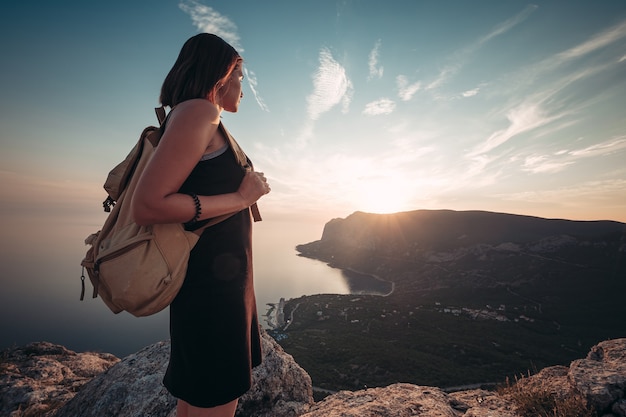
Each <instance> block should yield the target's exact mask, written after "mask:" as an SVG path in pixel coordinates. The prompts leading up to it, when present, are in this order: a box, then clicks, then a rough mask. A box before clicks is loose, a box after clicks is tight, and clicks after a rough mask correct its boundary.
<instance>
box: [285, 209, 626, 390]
mask: <svg viewBox="0 0 626 417" xmlns="http://www.w3.org/2000/svg"><path fill="white" fill-rule="evenodd" d="M297 250H298V251H299V252H300V254H301V255H302V256H306V257H310V258H314V259H319V260H322V261H324V262H327V263H328V264H329V265H331V266H333V267H336V268H341V269H344V270H350V271H357V272H360V273H363V274H369V275H373V276H376V277H377V278H379V279H381V280H385V281H389V282H392V283H393V288H394V289H393V292H392V293H391V294H389V295H388V296H385V297H380V296H370V295H365V294H364V295H359V296H355V295H347V296H338V295H317V296H309V297H301V298H298V299H293V300H288V301H287V302H286V303H285V306H284V309H283V313H284V316H285V317H293V319H292V320H291V321H290V322H289V323H288V324H287V327H286V329H285V328H284V327H283V328H278V329H276V330H275V331H274V334H275V336H276V337H277V339H278V340H279V341H280V344H281V345H282V346H283V348H284V349H285V350H286V351H287V352H288V353H290V354H292V355H293V356H294V358H295V359H296V360H297V361H298V363H299V364H300V365H302V366H303V367H304V369H306V370H307V372H309V374H310V375H311V377H312V378H313V383H314V385H316V386H318V387H322V388H325V389H330V390H336V389H357V388H362V387H363V386H384V385H387V384H389V383H392V382H397V381H403V382H411V383H416V384H420V385H431V386H439V387H449V386H456V385H465V384H480V383H485V382H498V381H501V378H503V375H510V376H514V375H519V374H526V373H527V372H528V371H529V370H530V371H533V370H536V369H541V368H543V367H545V366H550V365H563V364H567V363H569V362H570V361H571V360H573V359H575V358H576V357H579V356H581V355H584V353H585V352H586V351H588V350H589V349H590V348H591V346H593V345H595V344H597V343H598V342H599V341H602V340H605V339H610V338H615V337H623V336H624V335H625V333H626V325H625V324H624V322H623V317H626V303H624V302H623V294H624V293H625V291H626V225H625V224H624V223H620V222H615V221H573V220H563V219H544V218H538V217H530V216H520V215H512V214H504V213H492V212H485V211H451V210H416V211H410V212H403V213H396V214H385V215H382V214H368V213H363V212H356V213H354V214H352V215H350V216H348V217H347V218H345V219H333V220H331V221H330V222H328V223H327V224H326V226H325V227H324V231H323V234H322V238H321V239H320V240H318V241H315V242H311V243H307V244H302V245H298V246H297Z"/></svg>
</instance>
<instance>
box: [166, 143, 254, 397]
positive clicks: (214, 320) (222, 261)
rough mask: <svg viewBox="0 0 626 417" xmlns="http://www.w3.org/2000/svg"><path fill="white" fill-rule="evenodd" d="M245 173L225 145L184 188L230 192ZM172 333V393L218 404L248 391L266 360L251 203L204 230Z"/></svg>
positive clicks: (173, 311) (173, 315) (177, 302)
mask: <svg viewBox="0 0 626 417" xmlns="http://www.w3.org/2000/svg"><path fill="white" fill-rule="evenodd" d="M219 152H220V151H218V152H216V153H219ZM244 174H245V172H244V170H243V168H242V167H241V166H240V165H239V164H238V163H237V160H236V158H235V156H234V154H233V152H232V151H231V150H230V148H228V147H227V148H226V149H223V152H222V153H221V154H218V155H217V156H216V155H214V154H212V155H210V157H209V158H206V159H205V158H203V160H201V161H200V162H199V163H198V164H197V165H196V167H195V168H194V170H193V171H192V172H191V174H190V175H189V178H188V179H187V181H186V182H185V183H184V184H183V186H182V187H181V189H180V192H182V193H192V192H193V193H196V194H198V195H217V194H224V193H231V192H234V191H236V190H237V189H238V188H239V185H240V183H241V181H242V179H243V176H244ZM201 225H202V222H200V223H198V227H200V226H201ZM170 336H171V343H172V348H171V356H170V362H169V365H168V368H167V371H166V373H165V377H164V379H163V383H164V385H165V387H166V388H167V389H168V391H169V392H170V393H171V394H172V395H173V396H174V397H176V398H179V399H182V400H184V401H186V402H188V403H189V404H191V405H193V406H196V407H215V406H217V405H221V404H226V403H228V402H230V401H232V400H234V399H236V398H238V397H240V396H241V395H243V394H244V393H245V392H246V391H248V390H249V389H250V386H251V375H252V372H251V371H252V368H253V367H255V366H257V365H259V364H260V363H261V343H260V336H259V323H258V318H257V309H256V301H255V295H254V284H253V278H252V222H251V218H250V210H249V209H246V210H243V211H240V212H239V213H237V214H235V215H233V216H232V217H230V218H228V219H226V220H224V221H222V222H221V223H218V224H216V225H214V226H211V227H208V228H207V229H205V230H204V231H203V232H202V235H201V237H200V239H199V240H198V243H197V244H196V246H195V247H194V248H193V250H192V251H191V255H190V259H189V266H188V269H187V275H186V278H185V281H184V283H183V286H182V288H181V290H180V292H179V293H178V295H177V296H176V298H175V299H174V301H173V302H172V304H171V305H170Z"/></svg>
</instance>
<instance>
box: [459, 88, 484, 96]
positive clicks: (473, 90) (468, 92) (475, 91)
mask: <svg viewBox="0 0 626 417" xmlns="http://www.w3.org/2000/svg"><path fill="white" fill-rule="evenodd" d="M479 91H480V88H478V87H476V88H474V89H472V90H467V91H464V92H463V93H461V95H462V96H463V97H474V96H475V95H476V94H478V92H479Z"/></svg>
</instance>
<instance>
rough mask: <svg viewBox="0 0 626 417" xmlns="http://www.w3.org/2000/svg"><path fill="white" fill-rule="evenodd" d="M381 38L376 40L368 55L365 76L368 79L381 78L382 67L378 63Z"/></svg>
mask: <svg viewBox="0 0 626 417" xmlns="http://www.w3.org/2000/svg"><path fill="white" fill-rule="evenodd" d="M380 46H381V40H380V39H379V40H377V41H376V43H375V44H374V48H373V49H372V50H371V51H370V55H369V61H368V64H369V75H368V77H367V79H368V80H371V79H374V78H382V76H383V72H384V67H383V66H382V65H379V63H378V55H379V53H380Z"/></svg>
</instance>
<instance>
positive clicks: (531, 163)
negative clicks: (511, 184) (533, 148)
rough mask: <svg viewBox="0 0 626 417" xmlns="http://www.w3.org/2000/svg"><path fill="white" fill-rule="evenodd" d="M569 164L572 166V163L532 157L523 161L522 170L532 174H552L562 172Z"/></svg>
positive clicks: (539, 156)
mask: <svg viewBox="0 0 626 417" xmlns="http://www.w3.org/2000/svg"><path fill="white" fill-rule="evenodd" d="M571 164H573V162H572V161H551V160H548V157H547V156H545V155H532V156H528V157H527V158H526V159H525V160H524V164H523V167H522V170H524V171H526V172H531V173H533V174H539V173H542V174H547V173H551V174H553V173H556V172H559V171H562V170H564V169H565V168H566V167H568V166H569V165H571Z"/></svg>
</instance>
